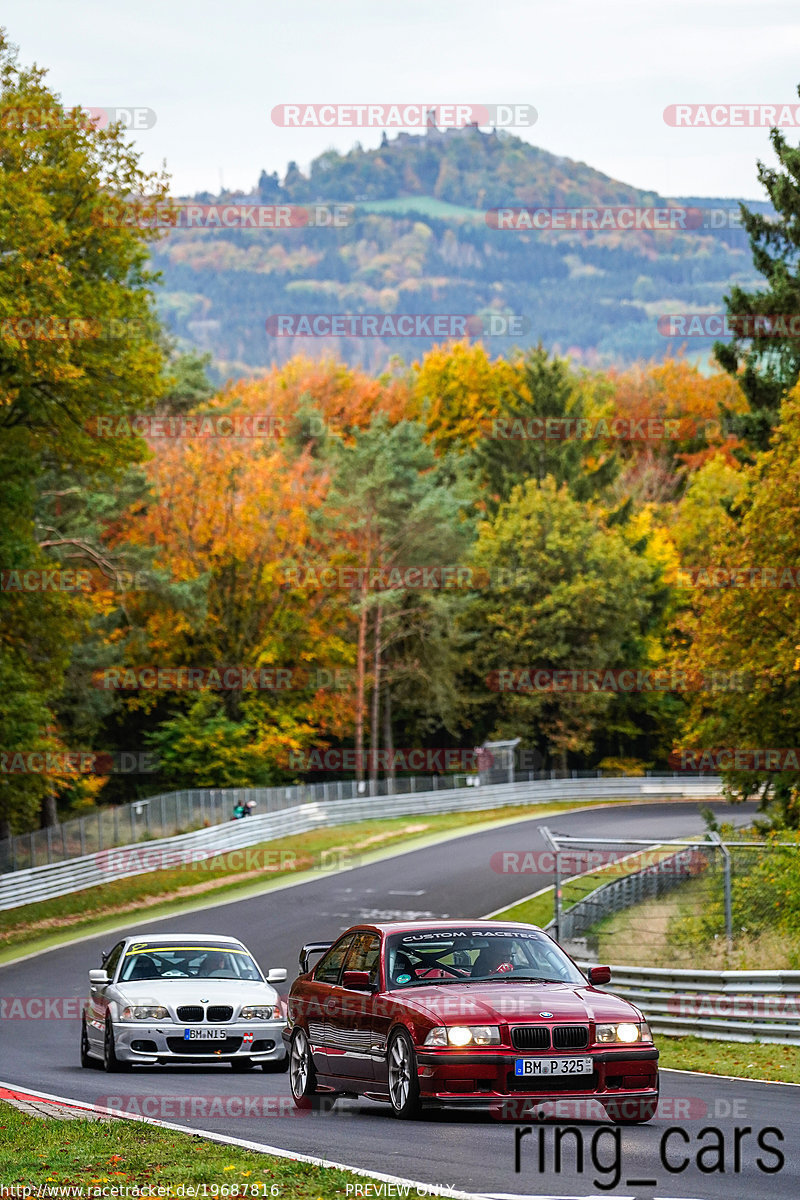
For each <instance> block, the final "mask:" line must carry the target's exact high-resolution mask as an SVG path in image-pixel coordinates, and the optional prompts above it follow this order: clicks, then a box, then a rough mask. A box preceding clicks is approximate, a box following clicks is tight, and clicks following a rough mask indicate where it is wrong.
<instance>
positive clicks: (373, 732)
mask: <svg viewBox="0 0 800 1200" xmlns="http://www.w3.org/2000/svg"><path fill="white" fill-rule="evenodd" d="M382 623H383V611H382V609H381V606H380V604H376V605H375V646H374V650H373V654H372V717H371V720H370V751H371V753H370V763H369V777H370V780H372V781H373V782H374V783H377V780H378V750H379V747H380V740H381V734H380V725H379V721H378V718H379V714H380V703H381V625H382Z"/></svg>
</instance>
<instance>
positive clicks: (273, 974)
mask: <svg viewBox="0 0 800 1200" xmlns="http://www.w3.org/2000/svg"><path fill="white" fill-rule="evenodd" d="M288 975H289V972H288V971H287V970H286V967H273V968H272V970H271V971H267V983H285V982H286V980H287V978H288Z"/></svg>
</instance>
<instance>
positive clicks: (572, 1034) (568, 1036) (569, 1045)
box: [553, 1025, 589, 1050]
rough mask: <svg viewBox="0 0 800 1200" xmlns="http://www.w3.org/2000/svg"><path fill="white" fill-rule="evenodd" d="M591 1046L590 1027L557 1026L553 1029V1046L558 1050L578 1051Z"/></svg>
mask: <svg viewBox="0 0 800 1200" xmlns="http://www.w3.org/2000/svg"><path fill="white" fill-rule="evenodd" d="M588 1045H589V1026H588V1025H556V1026H554V1028H553V1046H554V1047H555V1048H556V1049H557V1050H577V1049H579V1048H580V1047H581V1046H588Z"/></svg>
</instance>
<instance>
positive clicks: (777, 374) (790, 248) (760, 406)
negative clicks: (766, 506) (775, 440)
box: [714, 87, 800, 450]
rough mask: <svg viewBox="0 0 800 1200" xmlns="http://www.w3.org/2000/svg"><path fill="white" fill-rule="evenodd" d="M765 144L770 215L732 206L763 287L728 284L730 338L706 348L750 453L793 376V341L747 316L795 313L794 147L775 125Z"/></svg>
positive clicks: (798, 212) (799, 214) (799, 277)
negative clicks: (725, 377)
mask: <svg viewBox="0 0 800 1200" xmlns="http://www.w3.org/2000/svg"><path fill="white" fill-rule="evenodd" d="M798 95H800V87H799V88H798ZM770 141H771V143H772V148H773V150H774V151H775V154H776V156H777V159H778V166H777V167H768V166H766V165H765V164H764V163H762V162H759V163H758V180H759V183H760V184H761V185H762V187H763V188H764V190H765V191H766V193H767V195H768V197H769V199H770V201H771V203H772V206H773V208H774V209H775V212H776V213H777V218H774V217H772V216H771V215H769V216H766V215H764V214H762V213H756V212H751V211H750V210H749V209H748V208H747V207H746V205H744V204H740V205H739V208H740V212H741V220H742V225H743V226H744V229H745V231H746V232H747V234H748V237H749V239H750V249H751V252H752V255H753V263H754V265H755V268H756V270H757V271H758V272H759V274H760V275H763V277H764V278H765V280H766V281H767V285H768V286H767V287H766V289H764V290H762V291H753V292H750V291H746V290H745V289H744V288H741V287H739V285H738V284H734V285H733V287H732V288H731V290H730V293H729V294H728V295H726V296H725V303H726V306H727V310H728V317H729V319H730V324H731V325H732V327H733V329H734V334H733V338H732V340H731V341H730V342H727V343H726V342H717V343H716V344H715V346H714V353H715V355H716V358H717V361H718V362H719V363H720V365H721V366H722V367H724V369H725V370H726V371H727V372H728V373H729V374H730V375H733V376H735V377H736V379H737V381H738V383H739V385H740V387H741V389H742V391H743V392H744V394H745V396H746V397H747V399H748V401H749V404H750V410H749V412H744V413H731V414H730V417H729V421H730V427H731V431H732V432H733V433H735V434H737V435H738V436H739V437H740V438H742V439H743V440H744V441H746V442H747V443H748V444H749V446H750V447H752V448H754V449H757V450H765V449H766V448H767V445H768V443H769V436H770V431H771V430H772V427H773V426H774V425H775V423H776V421H777V420H778V417H779V412H780V406H781V400H782V398H783V397H784V396H785V395H786V393H787V392H788V391H789V390H790V389H791V388H792V387H794V385H795V383H796V382H797V379H798V376H800V339H798V338H797V336H796V335H795V334H793V333H792V332H790V331H785V332H784V333H780V332H779V331H777V330H775V329H771V328H770V326H771V324H772V322H766V323H762V324H761V325H760V326H759V324H758V323H757V322H756V321H755V318H757V317H762V316H766V317H771V318H773V319H774V318H775V317H781V316H782V317H783V318H784V319H785V320H787V321H788V320H789V319H791V318H794V316H795V315H796V314H797V313H798V312H800V253H799V252H800V220H799V219H800V147H797V146H790V145H789V144H788V142H787V141H786V138H785V137H784V135H783V133H781V131H780V129H773V130H771V132H770Z"/></svg>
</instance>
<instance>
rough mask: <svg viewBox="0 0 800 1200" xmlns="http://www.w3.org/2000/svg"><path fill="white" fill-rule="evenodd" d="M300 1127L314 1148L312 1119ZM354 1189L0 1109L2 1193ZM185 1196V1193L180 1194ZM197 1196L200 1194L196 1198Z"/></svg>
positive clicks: (306, 1193) (308, 1171)
mask: <svg viewBox="0 0 800 1200" xmlns="http://www.w3.org/2000/svg"><path fill="white" fill-rule="evenodd" d="M301 1119H303V1118H301ZM304 1119H305V1120H306V1121H307V1123H308V1125H309V1131H308V1132H309V1145H313V1142H314V1137H313V1132H314V1131H313V1127H312V1126H313V1121H314V1119H315V1118H314V1117H313V1116H312V1117H307V1118H304ZM356 1181H358V1182H359V1183H362V1184H363V1183H365V1182H367V1181H368V1180H367V1179H366V1178H365V1177H364V1176H356V1175H353V1174H351V1173H350V1172H349V1171H340V1170H336V1169H334V1168H329V1167H316V1166H312V1165H311V1164H310V1163H302V1162H295V1161H293V1160H292V1159H285V1158H276V1157H274V1156H272V1155H269V1154H258V1153H256V1152H255V1151H250V1150H242V1149H239V1148H237V1147H235V1146H223V1145H219V1144H217V1143H215V1142H210V1141H206V1140H204V1139H203V1138H199V1137H193V1136H192V1135H190V1134H183V1133H174V1132H172V1131H171V1130H167V1129H158V1128H155V1127H153V1126H151V1125H148V1124H145V1123H144V1122H141V1123H139V1122H138V1121H125V1120H120V1119H113V1120H110V1121H91V1120H85V1119H83V1118H78V1119H75V1120H66V1121H59V1120H48V1119H44V1118H42V1117H33V1116H29V1115H28V1114H27V1113H22V1112H20V1111H19V1110H18V1109H16V1108H14V1107H12V1105H10V1104H6V1103H5V1102H3V1101H0V1182H2V1183H3V1184H4V1185H5V1186H6V1187H10V1185H12V1184H17V1185H21V1184H28V1185H32V1186H34V1187H37V1186H38V1187H42V1188H44V1187H45V1186H48V1185H49V1187H50V1188H53V1189H56V1188H58V1186H59V1184H60V1185H62V1186H64V1185H71V1186H74V1187H80V1186H82V1187H83V1195H84V1197H92V1196H96V1197H98V1198H100V1197H102V1196H103V1195H105V1196H110V1195H113V1193H112V1192H111V1190H110V1189H111V1188H113V1187H117V1188H120V1189H129V1190H128V1191H127V1192H126V1191H125V1190H121V1191H119V1192H118V1193H117V1195H122V1196H124V1195H126V1194H127V1195H131V1194H132V1192H133V1189H134V1188H135V1187H136V1186H137V1185H142V1184H152V1185H154V1187H155V1188H163V1189H165V1190H164V1191H162V1192H161V1193H159V1192H158V1191H156V1192H155V1194H156V1195H159V1194H160V1195H162V1196H167V1197H169V1196H177V1195H179V1194H180V1193H179V1192H178V1191H177V1188H178V1185H180V1184H207V1185H208V1191H207V1193H206V1194H207V1195H214V1194H216V1195H217V1196H228V1197H231V1196H240V1197H245V1196H248V1197H264V1196H267V1197H270V1196H272V1197H276V1198H277V1200H328V1198H329V1197H330V1198H333V1197H336V1198H337V1200H338V1197H344V1196H345V1187H346V1185H347V1184H352V1183H354V1182H356ZM214 1186H215V1187H216V1188H217V1189H218V1190H217V1191H216V1192H214V1191H213V1187H214ZM41 1194H42V1195H47V1193H46V1192H44V1191H42V1193H41ZM50 1194H51V1195H53V1194H55V1195H57V1194H58V1193H57V1192H51V1193H50ZM183 1194H184V1195H186V1194H190V1193H187V1191H186V1190H185V1189H184V1192H183ZM202 1194H203V1193H202V1190H200V1191H199V1192H198V1195H200V1196H202ZM351 1194H352V1193H351Z"/></svg>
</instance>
